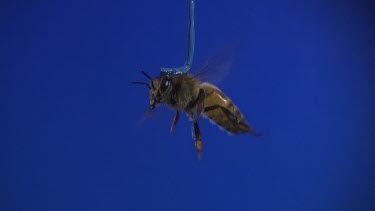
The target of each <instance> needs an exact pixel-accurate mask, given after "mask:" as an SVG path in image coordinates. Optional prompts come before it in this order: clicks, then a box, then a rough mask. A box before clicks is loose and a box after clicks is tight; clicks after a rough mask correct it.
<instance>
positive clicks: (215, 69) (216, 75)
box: [194, 45, 237, 83]
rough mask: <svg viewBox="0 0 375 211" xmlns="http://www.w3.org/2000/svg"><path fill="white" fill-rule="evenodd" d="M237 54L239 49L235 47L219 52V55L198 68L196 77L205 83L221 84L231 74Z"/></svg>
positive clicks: (227, 47)
mask: <svg viewBox="0 0 375 211" xmlns="http://www.w3.org/2000/svg"><path fill="white" fill-rule="evenodd" d="M236 52H237V48H236V47H235V46H233V45H232V46H226V47H224V48H222V49H220V50H218V51H217V53H215V54H214V55H213V56H211V57H210V58H208V60H207V61H206V62H205V63H204V64H203V65H202V66H201V67H200V68H198V71H197V72H196V73H195V74H194V76H195V77H196V78H197V79H199V80H200V81H204V82H210V83H218V82H221V81H222V80H223V79H224V78H225V77H226V76H227V75H228V74H229V72H230V69H231V67H232V63H233V61H234V58H235V53H236Z"/></svg>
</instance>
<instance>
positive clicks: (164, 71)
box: [160, 0, 195, 75]
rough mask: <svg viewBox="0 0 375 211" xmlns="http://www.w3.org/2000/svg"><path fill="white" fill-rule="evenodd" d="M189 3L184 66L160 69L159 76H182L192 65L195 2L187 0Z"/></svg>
mask: <svg viewBox="0 0 375 211" xmlns="http://www.w3.org/2000/svg"><path fill="white" fill-rule="evenodd" d="M188 2H189V25H188V48H187V55H186V60H185V65H184V66H182V67H173V68H165V67H162V68H161V69H160V74H161V75H172V74H183V73H187V72H189V70H190V68H191V65H192V63H193V57H194V48H195V29H194V8H195V0H188Z"/></svg>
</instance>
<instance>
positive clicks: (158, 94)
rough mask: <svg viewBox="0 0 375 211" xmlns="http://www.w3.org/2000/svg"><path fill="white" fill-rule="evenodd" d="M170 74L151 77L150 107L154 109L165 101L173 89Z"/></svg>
mask: <svg viewBox="0 0 375 211" xmlns="http://www.w3.org/2000/svg"><path fill="white" fill-rule="evenodd" d="M171 80H172V78H171V77H170V76H161V77H157V78H153V79H151V81H150V83H149V86H150V87H151V88H150V109H154V108H155V105H156V104H158V103H165V101H166V96H168V93H169V92H170V90H171V85H172V83H171Z"/></svg>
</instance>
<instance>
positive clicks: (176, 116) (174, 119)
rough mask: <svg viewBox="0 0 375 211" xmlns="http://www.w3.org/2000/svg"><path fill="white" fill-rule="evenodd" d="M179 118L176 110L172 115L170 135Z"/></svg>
mask: <svg viewBox="0 0 375 211" xmlns="http://www.w3.org/2000/svg"><path fill="white" fill-rule="evenodd" d="M179 118H180V112H178V111H176V114H175V115H174V117H173V122H172V126H171V131H170V132H171V135H173V131H174V127H175V126H176V124H177V122H178V119H179Z"/></svg>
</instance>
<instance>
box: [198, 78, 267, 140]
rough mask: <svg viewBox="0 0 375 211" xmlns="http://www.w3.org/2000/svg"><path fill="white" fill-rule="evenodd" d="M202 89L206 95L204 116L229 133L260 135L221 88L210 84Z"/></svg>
mask: <svg viewBox="0 0 375 211" xmlns="http://www.w3.org/2000/svg"><path fill="white" fill-rule="evenodd" d="M201 88H202V89H203V90H204V93H205V98H204V109H203V111H202V114H203V115H204V116H206V117H207V118H209V119H210V120H212V121H213V122H214V123H215V124H217V125H219V126H220V127H222V128H223V129H225V130H226V131H228V132H229V133H233V134H241V133H250V134H253V135H255V136H258V135H260V134H257V133H256V132H255V131H253V129H252V128H251V127H250V125H249V124H247V123H246V121H245V118H244V116H243V114H242V113H241V112H240V110H239V109H238V108H237V107H236V106H235V105H234V104H233V102H232V101H231V100H230V99H229V98H228V97H227V96H225V94H224V93H223V92H222V91H221V90H220V89H219V88H217V87H216V86H214V85H212V84H209V83H202V84H201Z"/></svg>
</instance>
